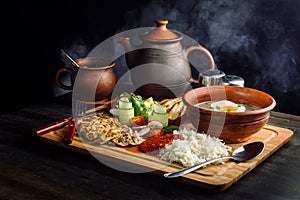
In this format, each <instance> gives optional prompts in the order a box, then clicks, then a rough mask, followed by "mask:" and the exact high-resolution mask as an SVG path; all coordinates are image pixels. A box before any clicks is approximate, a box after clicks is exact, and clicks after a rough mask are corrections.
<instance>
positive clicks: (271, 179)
mask: <svg viewBox="0 0 300 200" xmlns="http://www.w3.org/2000/svg"><path fill="white" fill-rule="evenodd" d="M70 105H71V95H70V94H66V95H63V96H61V97H59V98H55V99H53V100H49V101H47V102H43V103H40V104H38V105H32V106H29V107H27V108H24V109H21V110H19V111H16V112H13V113H9V114H5V115H2V116H0V141H1V142H0V199H22V200H24V199H51V200H53V199H225V200H226V199H299V198H300V175H299V172H300V116H294V115H288V114H283V113H277V112H272V114H271V118H270V121H269V124H271V125H275V126H279V127H284V128H289V129H291V130H293V131H294V136H293V138H292V139H291V141H289V142H288V143H287V144H285V145H284V146H283V147H282V148H280V149H279V150H278V151H276V152H275V153H274V154H273V155H271V156H270V157H269V158H268V159H266V160H265V161H264V162H263V163H261V164H260V165H259V166H257V167H256V168H254V169H253V170H252V171H251V172H250V173H248V174H247V175H246V176H244V177H243V178H242V179H241V180H239V181H238V182H236V183H235V184H233V185H232V186H230V187H229V188H228V189H226V190H224V191H222V192H210V191H206V190H203V189H199V188H197V187H194V186H191V185H188V184H185V183H181V182H178V181H176V179H166V178H164V177H162V176H155V175H153V174H151V173H142V174H141V173H139V174H132V173H125V172H120V171H117V170H114V169H112V168H110V167H107V166H106V165H103V164H101V163H100V162H99V161H98V160H96V159H95V158H94V157H92V156H87V155H84V154H79V153H75V152H73V151H68V150H66V149H63V148H58V147H56V146H54V145H51V144H47V143H45V142H42V141H41V140H40V139H39V138H37V137H35V135H34V134H33V132H32V128H33V127H38V126H41V125H44V124H47V123H49V122H53V121H56V120H58V119H62V118H65V117H68V116H71V106H70Z"/></svg>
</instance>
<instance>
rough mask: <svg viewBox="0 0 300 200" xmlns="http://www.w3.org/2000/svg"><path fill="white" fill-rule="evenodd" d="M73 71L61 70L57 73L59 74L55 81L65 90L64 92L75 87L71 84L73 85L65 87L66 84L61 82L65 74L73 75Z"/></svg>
mask: <svg viewBox="0 0 300 200" xmlns="http://www.w3.org/2000/svg"><path fill="white" fill-rule="evenodd" d="M72 71H73V70H71V69H67V68H65V67H64V68H60V69H59V70H58V71H57V73H56V77H55V81H56V84H57V85H58V86H59V87H60V88H62V89H64V90H72V89H73V85H72V84H71V85H65V84H63V83H62V82H61V75H62V74H63V73H68V74H70V75H71V74H72Z"/></svg>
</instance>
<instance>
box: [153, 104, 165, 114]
mask: <svg viewBox="0 0 300 200" xmlns="http://www.w3.org/2000/svg"><path fill="white" fill-rule="evenodd" d="M153 109H154V112H156V113H166V112H167V108H166V106H164V105H160V104H157V103H156V104H154V107H153Z"/></svg>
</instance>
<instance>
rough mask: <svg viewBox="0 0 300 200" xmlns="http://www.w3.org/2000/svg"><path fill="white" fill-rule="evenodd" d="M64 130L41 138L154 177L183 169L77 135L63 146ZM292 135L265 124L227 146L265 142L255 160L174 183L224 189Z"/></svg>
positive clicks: (216, 167)
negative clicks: (245, 140)
mask: <svg viewBox="0 0 300 200" xmlns="http://www.w3.org/2000/svg"><path fill="white" fill-rule="evenodd" d="M64 131H65V128H61V129H59V130H56V131H52V132H49V133H47V134H44V135H42V136H40V137H41V138H42V139H43V140H44V141H46V142H50V143H52V144H55V145H58V146H60V147H63V148H67V149H71V150H74V151H77V152H81V153H88V151H89V152H90V153H91V154H92V155H93V156H94V157H96V158H97V156H101V161H102V160H103V159H104V161H105V162H110V163H113V162H114V161H115V162H118V163H120V162H121V163H122V162H123V163H124V164H126V165H130V166H131V167H134V166H135V167H136V169H137V170H139V169H142V168H143V170H145V169H149V170H148V171H149V172H150V171H151V172H154V174H157V175H160V176H162V175H163V173H165V172H172V171H175V170H178V169H180V168H182V166H181V165H179V164H169V163H167V162H165V161H162V160H160V159H159V158H158V157H156V156H154V155H148V154H143V153H138V152H134V151H131V149H128V148H122V147H117V146H112V145H98V146H95V145H92V144H87V143H83V142H82V141H81V139H80V137H79V136H77V135H75V137H74V140H73V142H72V143H71V144H69V145H65V144H63V142H62V139H63V136H64ZM292 135H293V131H291V130H289V129H285V128H280V127H276V126H271V125H265V126H264V127H263V129H261V130H260V131H259V132H257V133H256V134H254V135H253V136H252V137H251V138H250V139H249V140H248V141H247V142H244V143H239V144H229V146H231V147H232V149H233V150H234V149H236V148H238V147H240V146H243V145H244V144H247V143H250V142H253V141H262V142H264V143H265V149H264V151H263V152H262V154H260V155H259V156H258V157H256V158H254V159H252V160H249V161H247V162H242V163H236V162H233V161H228V162H225V164H221V165H209V166H207V167H205V168H202V169H198V170H196V171H194V172H192V173H189V174H187V175H184V176H182V177H178V178H176V180H178V181H183V182H185V183H188V184H193V185H196V186H198V187H201V188H204V189H208V190H214V191H222V190H225V189H226V188H228V187H229V186H231V185H232V184H233V183H235V182H236V181H238V180H239V179H240V178H241V177H243V176H244V175H245V174H247V173H248V172H249V171H251V170H252V169H253V168H255V167H256V166H257V165H258V164H260V163H261V162H262V161H264V160H265V159H266V158H268V157H269V156H270V155H271V154H272V153H274V152H275V151H276V150H278V149H279V148H280V147H281V146H282V145H284V144H285V143H287V142H288V141H289V140H290V139H291V138H292ZM137 172H138V171H137Z"/></svg>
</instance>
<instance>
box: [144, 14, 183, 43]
mask: <svg viewBox="0 0 300 200" xmlns="http://www.w3.org/2000/svg"><path fill="white" fill-rule="evenodd" d="M155 23H156V28H155V29H154V30H153V31H150V32H146V33H145V34H143V35H142V38H143V39H144V40H147V41H156V42H163V41H166V42H170V41H177V40H180V39H182V35H181V34H179V33H175V32H172V31H170V30H169V29H168V28H167V24H168V20H166V19H158V20H155Z"/></svg>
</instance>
